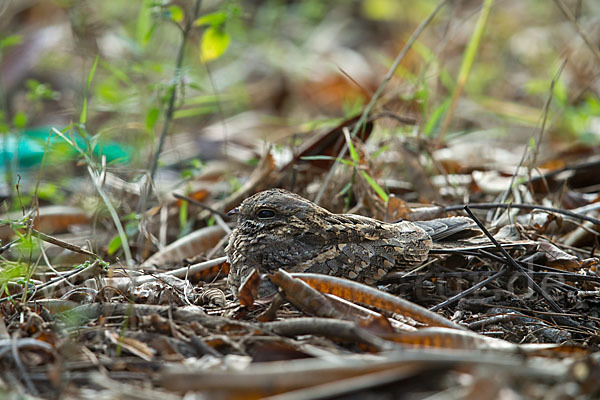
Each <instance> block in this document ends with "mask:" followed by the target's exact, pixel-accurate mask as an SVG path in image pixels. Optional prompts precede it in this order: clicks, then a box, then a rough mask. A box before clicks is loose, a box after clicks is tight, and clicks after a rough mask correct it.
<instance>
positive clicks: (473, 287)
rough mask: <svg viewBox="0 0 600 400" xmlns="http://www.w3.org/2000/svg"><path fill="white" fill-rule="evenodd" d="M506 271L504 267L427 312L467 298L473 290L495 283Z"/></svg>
mask: <svg viewBox="0 0 600 400" xmlns="http://www.w3.org/2000/svg"><path fill="white" fill-rule="evenodd" d="M506 271H507V269H506V268H505V267H504V268H502V269H501V270H500V271H498V272H496V273H495V274H494V275H492V276H490V277H488V278H486V279H484V280H482V281H481V282H479V283H478V284H476V285H473V286H471V287H470V288H468V289H467V290H464V291H462V292H460V293H459V294H457V295H455V296H452V297H450V298H449V299H447V300H445V301H443V302H441V303H440V304H437V305H435V306H433V307H431V308H430V309H429V311H437V310H439V309H440V308H442V307H446V306H448V305H450V304H452V303H455V302H457V301H458V300H460V299H462V298H463V297H466V296H468V295H469V294H471V293H473V292H474V291H475V290H477V289H479V288H480V287H483V286H485V285H487V284H488V283H490V282H492V281H495V280H496V279H498V278H500V277H501V276H502V275H504V274H505V273H506Z"/></svg>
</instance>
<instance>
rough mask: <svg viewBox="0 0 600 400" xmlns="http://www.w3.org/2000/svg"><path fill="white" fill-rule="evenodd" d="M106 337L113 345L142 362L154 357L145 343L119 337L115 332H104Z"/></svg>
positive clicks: (152, 351)
mask: <svg viewBox="0 0 600 400" xmlns="http://www.w3.org/2000/svg"><path fill="white" fill-rule="evenodd" d="M104 334H105V335H106V337H107V338H108V339H109V340H110V341H111V342H112V343H113V344H115V345H117V346H120V347H122V348H123V349H125V350H127V351H128V352H130V353H131V354H133V355H136V356H138V357H140V358H141V359H143V360H146V361H150V360H152V357H154V350H152V349H151V348H150V347H149V346H148V345H147V344H146V343H144V342H140V341H139V340H137V339H133V338H129V337H125V336H120V335H118V334H117V333H115V332H112V331H109V330H106V331H105V332H104Z"/></svg>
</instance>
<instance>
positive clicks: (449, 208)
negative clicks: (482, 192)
mask: <svg viewBox="0 0 600 400" xmlns="http://www.w3.org/2000/svg"><path fill="white" fill-rule="evenodd" d="M465 207H469V208H474V209H479V210H489V209H492V208H519V209H522V210H543V211H548V212H554V213H557V214H563V215H566V216H569V217H572V218H575V219H581V220H584V221H589V222H591V223H593V224H595V225H598V226H600V219H597V218H594V217H589V216H587V215H583V214H578V213H574V212H572V211H569V210H562V209H560V208H554V207H546V206H540V205H536V204H518V203H478V204H457V205H453V206H446V207H442V209H443V211H457V210H463V209H464V208H465Z"/></svg>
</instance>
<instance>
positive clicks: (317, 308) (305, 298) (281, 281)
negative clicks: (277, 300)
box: [269, 269, 345, 319]
mask: <svg viewBox="0 0 600 400" xmlns="http://www.w3.org/2000/svg"><path fill="white" fill-rule="evenodd" d="M269 278H270V279H271V282H273V283H274V284H276V285H277V286H279V287H280V288H281V289H282V290H283V292H284V294H285V298H286V299H287V300H288V301H290V302H291V303H292V304H293V305H295V306H296V307H298V308H299V309H301V310H302V311H304V312H305V313H307V314H310V315H315V316H318V317H325V318H338V319H345V318H344V316H343V315H342V314H341V313H340V312H339V311H337V310H336V309H335V308H334V307H333V305H332V304H331V301H330V299H329V298H327V297H326V296H324V295H323V294H321V293H319V292H318V291H316V290H315V289H313V288H312V287H310V286H309V285H308V284H307V283H306V282H304V281H302V280H300V279H294V278H292V276H291V275H290V274H289V273H288V272H285V271H284V270H282V269H279V270H277V272H275V273H274V274H271V275H270V276H269Z"/></svg>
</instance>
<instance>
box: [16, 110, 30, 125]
mask: <svg viewBox="0 0 600 400" xmlns="http://www.w3.org/2000/svg"><path fill="white" fill-rule="evenodd" d="M13 125H14V127H15V128H17V129H23V128H25V127H26V126H27V115H25V113H24V112H21V111H19V112H18V113H16V114H15V116H14V117H13Z"/></svg>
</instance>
